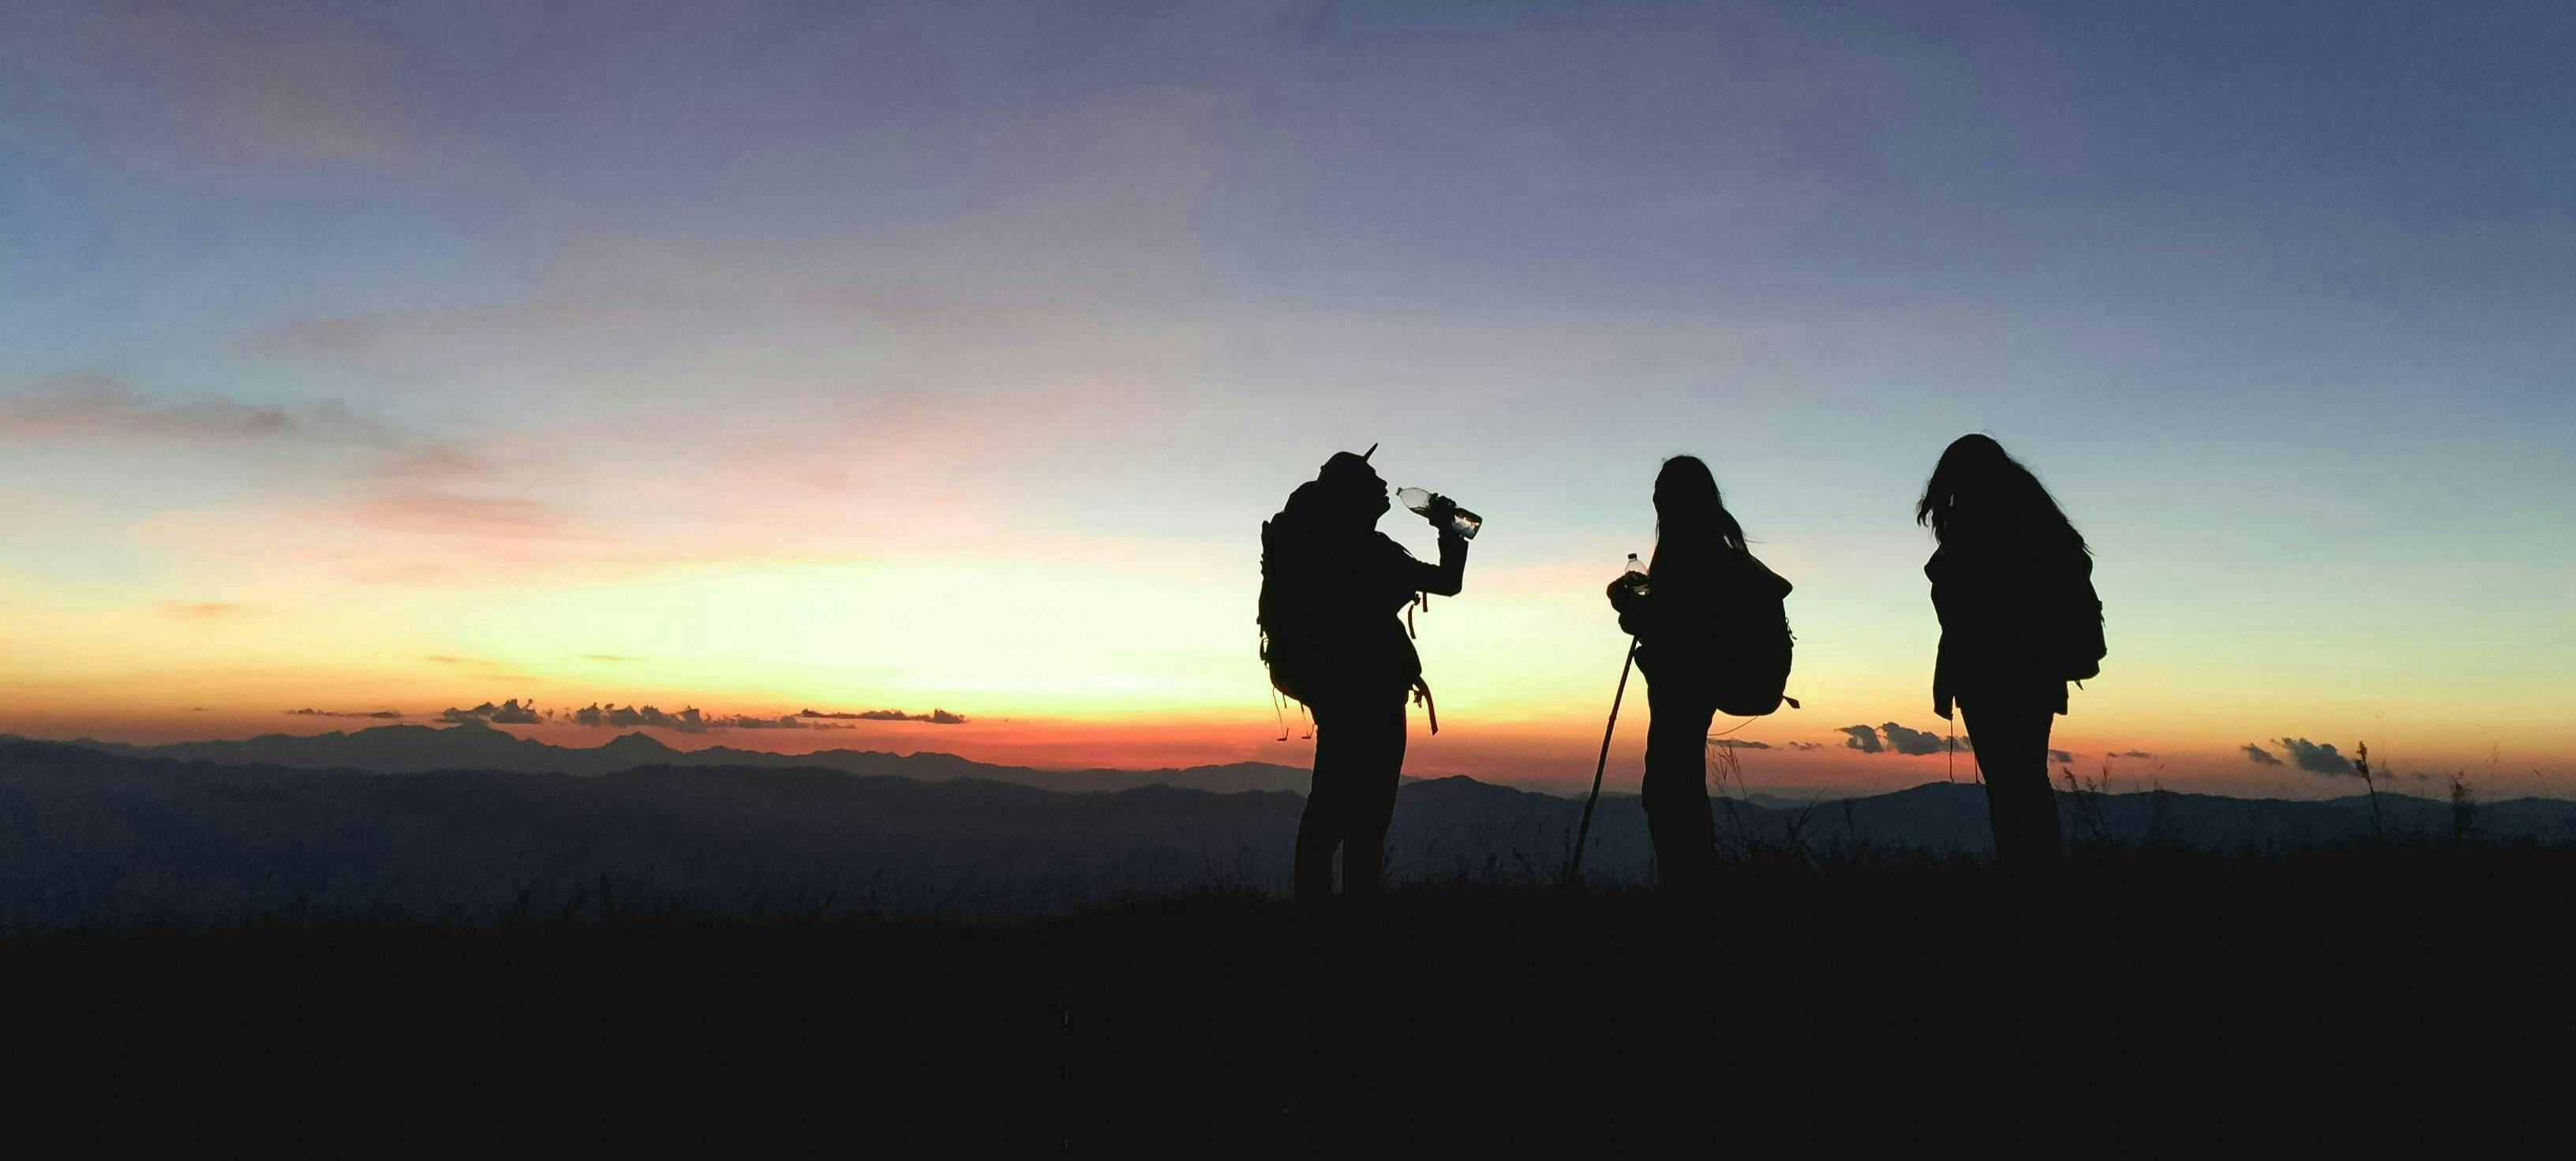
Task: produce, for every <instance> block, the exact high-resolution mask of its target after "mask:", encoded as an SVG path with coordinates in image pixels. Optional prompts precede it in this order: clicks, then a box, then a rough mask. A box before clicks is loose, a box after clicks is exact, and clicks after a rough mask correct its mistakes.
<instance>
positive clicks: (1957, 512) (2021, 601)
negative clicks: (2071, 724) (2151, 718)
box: [1914, 435, 2104, 869]
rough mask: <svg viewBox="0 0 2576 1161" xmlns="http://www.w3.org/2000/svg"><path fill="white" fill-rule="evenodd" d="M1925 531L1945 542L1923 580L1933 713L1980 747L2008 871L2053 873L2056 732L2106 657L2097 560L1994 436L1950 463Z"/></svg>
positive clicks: (1930, 490)
mask: <svg viewBox="0 0 2576 1161" xmlns="http://www.w3.org/2000/svg"><path fill="white" fill-rule="evenodd" d="M1914 518H1915V520H1916V522H1918V523H1921V524H1926V525H1929V526H1931V529H1932V535H1933V536H1934V537H1935V538H1937V539H1938V540H1939V541H1940V542H1941V547H1940V548H1938V549H1936V550H1935V551H1934V552H1933V553H1932V559H1931V560H1930V561H1929V562H1927V563H1925V564H1924V566H1923V573H1924V575H1926V576H1928V577H1930V578H1932V607H1933V609H1934V610H1935V611H1937V612H1938V613H1939V614H1940V616H1941V652H1940V656H1939V659H1938V660H1937V661H1935V662H1934V664H1933V669H1932V712H1934V713H1936V714H1939V715H1941V716H1942V717H1943V718H1945V719H1946V718H1948V717H1949V716H1950V709H1951V706H1952V704H1953V703H1954V702H1955V703H1956V704H1957V706H1958V708H1959V712H1960V715H1961V717H1962V719H1963V724H1964V725H1965V727H1966V728H1967V730H1968V733H1969V737H1970V739H1971V740H1972V741H1973V742H1974V743H1975V750H1976V755H1977V769H1978V771H1979V772H1981V773H1983V774H1984V775H1985V781H1986V811H1987V815H1988V817H1989V818H1990V819H1991V820H1992V821H1993V824H1994V831H1995V858H1996V861H1997V862H1998V863H1999V864H2000V865H2002V866H2003V867H2005V868H2007V869H2011V868H2023V869H2027V868H2030V867H2037V866H2046V865H2051V864H2054V863H2055V862H2056V861H2057V858H2058V855H2059V846H2058V830H2057V793H2056V791H2055V790H2053V789H2051V788H2050V786H2049V781H2048V732H2049V728H2050V727H2051V726H2052V725H2054V724H2055V720H2056V715H2058V714H2062V713H2065V712H2066V683H2067V682H2069V681H2081V680H2083V679H2085V678H2088V677H2092V676H2093V675H2095V674H2097V673H2099V672H2101V667H2102V655H2103V652H2104V650H2103V645H2102V602H2101V600H2100V599H2098V598H2097V597H2095V596H2094V593H2093V550H2092V548H2091V547H2090V546H2088V545H2086V544H2085V543H2084V535H2083V534H2082V533H2080V532H2077V531H2076V530H2075V525H2073V524H2072V523H2070V522H2068V520H2067V519H2066V513H2064V512H2062V511H2060V510H2059V509H2058V507H2057V501H2056V499H2055V498H2053V497H2051V496H2050V495H2049V494H2048V489H2046V488H2044V487H2041V486H2040V483H2039V478H2038V477H2036V476H2033V475H2031V474H2030V469H2028V468H2025V467H2023V466H2021V464H2020V463H2019V462H2018V461H2016V460H2014V459H2013V458H2012V457H2011V456H2009V455H2006V454H2004V449H2003V445H2002V444H1999V443H1996V442H1995V441H1994V440H1993V439H1991V438H1988V437H1986V436H1982V435H1965V436H1961V437H1959V439H1958V441H1957V442H1955V443H1952V444H1951V445H1950V447H1949V450H1947V451H1944V452H1942V453H1941V463H1940V465H1939V466H1938V467H1935V468H1934V469H1933V470H1932V478H1931V480H1930V481H1929V482H1927V483H1925V484H1924V485H1923V499H1922V500H1921V502H1919V503H1917V504H1916V505H1915V508H1914Z"/></svg>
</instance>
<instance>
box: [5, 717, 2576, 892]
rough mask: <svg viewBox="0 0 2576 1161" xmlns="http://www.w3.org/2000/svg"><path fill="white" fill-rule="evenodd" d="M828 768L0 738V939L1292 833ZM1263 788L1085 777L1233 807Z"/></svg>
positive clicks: (1562, 807) (1441, 835) (1810, 823)
mask: <svg viewBox="0 0 2576 1161" xmlns="http://www.w3.org/2000/svg"><path fill="white" fill-rule="evenodd" d="M395 728H396V729H401V728H403V727H395ZM411 728H413V729H418V727H411ZM454 732H455V731H442V730H423V731H421V733H423V734H449V733H454ZM482 733H491V734H497V733H498V731H484V732H481V733H466V734H463V735H461V738H460V739H459V740H461V741H463V742H464V743H465V744H467V745H474V746H489V747H492V749H493V750H494V751H496V752H506V753H507V754H509V755H512V756H515V757H521V758H527V759H529V760H532V761H533V760H547V761H560V760H563V759H564V756H566V755H578V756H581V757H582V758H583V759H584V760H587V761H592V762H598V761H603V760H605V759H604V758H603V756H602V754H601V751H603V750H608V751H610V753H613V754H625V755H648V754H654V753H660V754H662V755H664V756H668V755H670V754H671V753H672V752H671V751H669V750H668V749H667V747H663V746H661V745H660V744H659V743H655V742H653V741H652V740H651V739H649V738H639V739H634V740H621V744H620V746H619V748H617V749H614V750H611V748H610V747H600V748H597V749H592V750H566V749H563V748H560V747H545V746H535V744H533V743H525V742H521V741H520V740H518V739H507V741H506V743H504V744H498V745H496V744H495V741H494V739H492V738H489V737H484V736H482ZM367 735H373V736H372V737H367V739H366V741H365V742H363V743H361V746H362V747H378V748H379V749H380V750H381V749H382V748H384V747H385V744H386V742H387V741H388V740H400V739H406V738H413V739H416V738H418V737H420V735H419V734H393V735H391V739H388V738H387V737H386V736H385V732H384V731H378V730H365V731H360V732H359V734H358V735H350V737H359V736H367ZM503 737H504V738H506V735H504V736H503ZM342 740H343V742H345V741H346V739H345V738H344V739H342ZM257 741H260V740H254V743H255V742H257ZM254 743H215V744H214V745H218V746H222V745H232V746H243V745H251V744H254ZM532 746H534V748H533V749H532V748H530V747H532ZM128 749H131V748H128ZM181 749H186V748H185V747H182V748H181ZM339 752H348V751H347V750H345V749H343V750H341V751H339ZM701 753H703V752H701ZM734 753H737V754H739V753H741V752H740V751H735V752H734ZM836 753H837V754H839V755H841V757H842V760H853V759H857V758H868V759H876V760H881V761H885V762H890V763H892V764H894V765H895V767H896V768H901V769H906V770H913V771H920V772H921V773H922V775H923V776H921V777H902V776H891V775H884V774H853V773H851V772H849V771H846V770H841V769H834V768H828V767H821V766H801V767H784V768H782V767H779V766H774V765H757V766H755V765H730V766H716V765H691V766H681V765H674V764H672V763H669V762H659V763H653V764H649V765H645V766H641V767H637V768H634V769H629V770H623V771H617V772H612V773H603V774H596V775H589V776H583V777H573V776H568V775H565V774H547V773H526V772H510V771H490V770H448V771H443V772H432V773H409V774H379V773H368V772H362V771H358V770H353V769H348V768H342V769H337V770H311V769H292V768H288V767H284V766H281V765H277V764H274V763H263V764H230V765H226V764H217V763H213V762H208V761H203V760H192V761H179V760H175V759H172V758H166V757H146V756H136V755H133V754H120V753H114V752H111V751H110V750H109V749H107V748H104V747H98V746H94V745H74V744H62V743H49V742H31V741H25V740H22V739H8V740H5V741H0V923H16V924H60V923H100V922H127V923H131V922H151V921H155V920H161V919H184V920H191V921H227V920H237V919H239V918H241V917H243V916H245V915H247V914H252V913H256V912H259V911H263V910H266V911H289V910H294V909H298V908H309V909H322V910H343V911H360V912H395V913H404V914H417V915H433V916H434V915H459V916H478V915H479V916H488V915H491V914H494V913H496V912H498V911H504V910H508V909H511V908H514V907H517V906H520V905H521V900H522V899H524V900H525V901H526V906H529V907H533V908H536V909H539V910H546V909H552V908H558V907H561V906H564V905H565V904H566V903H567V902H569V901H572V900H575V899H585V900H587V901H588V905H590V906H594V907H595V906H597V905H598V904H599V900H600V891H599V886H600V882H601V880H602V878H603V877H605V879H606V880H607V882H608V884H609V895H610V896H611V897H612V898H615V899H622V900H624V901H625V903H626V905H630V906H632V905H637V904H643V903H650V902H654V901H668V900H673V899H685V900H689V901H692V902H693V903H694V904H696V905H698V906H706V907H720V908H759V907H773V908H775V907H791V906H810V905H813V904H816V903H821V902H824V901H830V902H831V903H832V905H834V906H843V907H875V908H881V909H884V910H887V911H889V912H896V913H906V914H918V913H937V914H972V913H1002V912H1008V913H1018V912H1030V911H1052V910H1060V909H1064V908H1071V907H1079V906H1087V905H1096V904H1100V903H1104V902H1114V901H1117V900H1120V899H1124V898H1132V897H1137V896H1140V895H1168V894H1173V893H1177V892H1181V891H1204V890H1211V889H1215V890H1223V889H1242V890H1252V891H1261V892H1274V893H1275V892H1281V891H1284V890H1285V889H1286V887H1287V877H1288V871H1289V862H1290V860H1289V851H1290V846H1291V843H1292V841H1293V837H1294V835H1295V831H1296V825H1297V817H1298V814H1299V812H1300V811H1301V810H1302V809H1303V807H1304V800H1303V798H1302V797H1301V796H1299V795H1297V794H1294V793H1286V792H1281V791H1277V790H1251V791H1238V792H1211V791H1209V790H1205V789H1199V788H1188V787H1174V786H1169V785H1161V784H1148V785H1144V786H1131V787H1128V788H1125V789H1117V790H1106V791H1090V792H1062V791H1049V790H1044V789H1039V788H1037V787H1033V786H1029V785H1025V784H1020V783H1016V782H1005V781H1002V780H999V779H994V778H987V777H983V776H982V774H983V773H984V772H986V771H994V770H1000V771H1005V772H1010V773H1014V774H1015V775H1017V776H1019V777H1024V778H1025V777H1045V778H1058V777H1061V776H1059V775H1055V774H1051V773H1048V772H1044V771H1025V770H1016V769H1015V768H1011V767H990V766H983V765H981V764H978V763H973V762H968V761H966V760H965V759H962V758H956V757H953V756H949V755H916V756H914V757H911V758H896V757H894V756H893V755H859V754H854V753H853V752H850V751H839V752H836ZM760 757H761V758H763V759H766V760H769V761H772V762H776V761H783V759H780V758H779V756H777V755H760ZM1282 769H1284V768H1279V767H1272V768H1268V770H1267V771H1265V770H1252V771H1241V770H1238V769H1237V768H1231V767H1213V768H1206V769H1205V770H1202V771H1198V772H1191V771H1179V772H1152V773H1151V774H1150V775H1149V774H1128V773H1124V772H1104V773H1119V774H1121V775H1122V776H1124V777H1130V778H1146V777H1161V776H1166V775H1175V774H1177V775H1193V776H1196V777H1200V778H1203V779H1206V780H1217V779H1224V778H1229V777H1234V778H1241V779H1243V780H1247V781H1248V780H1253V779H1255V778H1259V777H1275V776H1276V775H1275V774H1272V773H1270V772H1269V771H1277V770H1282ZM1104 780H1105V779H1104ZM2063 806H2064V810H2065V814H2066V817H2067V820H2068V828H2069V832H2070V834H2072V835H2074V836H2075V837H2076V838H2077V839H2079V840H2081V839H2085V838H2090V837H2093V836H2094V835H2095V834H2097V833H2098V834H2100V835H2101V836H2102V837H2106V838H2113V839H2120V840H2127V841H2138V840H2154V839H2165V840H2170V841H2173V842H2176V843H2179V844H2183V845H2189V846H2198V847H2241V846H2265V845H2273V844H2299V843H2308V842H2321V841H2334V840H2343V839H2351V838H2357V837H2361V836H2364V835H2368V834H2370V833H2372V831H2373V823H2372V814H2371V808H2370V805H2369V802H2368V800H2367V799H2365V798H2360V797H2354V798H2346V799H2337V800H2333V801H2326V802H2285V801H2278V800H2268V799H2238V798H2224V797H2219V796H2214V795H2195V794H2174V793H2169V792H2155V793H2145V794H2116V795H2101V796H2096V795H2090V794H2084V795H2066V796H2064V800H2063ZM1581 809H1582V803H1581V802H1580V800H1577V799H1573V798H1567V797H1559V796H1556V795H1550V794H1539V793H1534V792H1530V791H1524V790H1515V789H1511V788H1508V787H1503V786H1495V785H1491V784H1488V783H1483V782H1478V781H1476V780H1474V779H1471V778H1440V779H1431V780H1424V781H1419V782H1414V783H1411V784H1408V785H1407V786H1405V787H1404V789H1403V791H1402V792H1401V793H1400V794H1399V795H1398V797H1397V803H1396V814H1395V823H1394V827H1393V829H1392V831H1391V832H1390V837H1389V847H1390V855H1389V859H1388V872H1389V878H1390V879H1391V880H1392V881H1393V882H1395V883H1397V884H1404V883H1421V882H1427V881H1439V880H1453V879H1465V880H1479V881H1496V880H1501V881H1528V880H1533V879H1544V878H1546V877H1548V876H1550V875H1552V874H1553V873H1554V870H1555V868H1557V867H1559V866H1561V865H1562V860H1563V859H1564V857H1565V851H1566V844H1567V843H1568V842H1569V841H1570V838H1571V834H1572V830H1573V827H1574V825H1575V820H1576V818H1577V816H1578V815H1579V814H1580V812H1581ZM2449 809H2450V807H2449V804H2448V803H2447V802H2437V801H2433V800H2429V799H2420V798H2407V797H2403V796H2397V795H2382V796H2381V799H2380V810H2381V814H2382V816H2383V819H2384V823H2383V825H2385V826H2386V827H2387V828H2388V829H2389V830H2391V831H2392V832H2403V833H2413V834H2443V833H2446V832H2447V828H2448V826H2449V819H2450V816H2449ZM1715 813H1716V824H1717V833H1718V841H1719V844H1720V847H1721V849H1722V850H1723V849H1733V850H1738V851H1742V850H1746V849H1772V850H1787V849H1791V847H1792V846H1798V847H1803V848H1804V849H1807V850H1809V851H1818V852H1825V851H1837V850H1848V849H1850V848H1853V847H1855V846H1860V845H1864V844H1866V845H1869V846H1876V847H1906V848H1930V849H1934V850H1943V849H1948V850H1961V851H1980V850H1983V849H1984V848H1985V846H1986V843H1987V838H1986V834H1987V832H1986V824H1985V802H1984V791H1983V790H1982V789H1981V788H1979V787H1977V786H1975V785H1973V784H1967V783H1961V784H1951V783H1937V782H1936V783H1930V784H1927V785H1923V786H1918V787H1915V788H1913V789H1911V790H1904V791H1899V792H1896V793H1893V794H1883V795H1876V796H1872V797H1868V798H1853V799H1843V800H1838V801H1833V802H1826V803H1821V804H1818V805H1815V806H1812V807H1799V808H1794V809H1784V808H1775V807H1768V806H1762V805H1757V804H1754V803H1749V802H1742V801H1737V800H1731V799H1720V800H1719V801H1718V803H1717V804H1716V807H1715ZM2477 827H2478V832H2479V833H2480V834H2482V835H2485V836H2489V837H2494V838H2538V839H2544V840H2551V841H2561V842H2576V803H2570V802H2565V801H2559V800H2555V799H2516V800H2509V801H2504V802H2498V803H2492V804H2485V805H2481V806H2480V807H2479V808H2478V812H2477ZM1649 857H1650V855H1649V847H1648V843H1647V837H1646V826H1645V819H1644V814H1643V811H1642V810H1640V809H1639V805H1638V801H1637V799H1636V798H1635V797H1634V796H1633V795H1615V794H1614V795H1608V796H1605V797H1604V798H1603V800H1602V803H1601V807H1600V812H1599V814H1598V815H1597V816H1596V817H1595V818H1594V820H1593V834H1592V843H1591V846H1590V847H1589V848H1588V849H1587V850H1586V852H1585V866H1586V873H1587V875H1588V876H1592V877H1596V878H1598V879H1600V880H1603V881H1609V882H1633V881H1638V880H1641V879H1642V878H1643V877H1644V876H1645V875H1646V874H1647V872H1648V870H1649V863H1648V860H1649Z"/></svg>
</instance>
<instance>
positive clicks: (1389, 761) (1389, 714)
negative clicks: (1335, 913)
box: [1342, 693, 1405, 898]
mask: <svg viewBox="0 0 2576 1161" xmlns="http://www.w3.org/2000/svg"><path fill="white" fill-rule="evenodd" d="M1352 709H1353V711H1354V716H1355V717H1356V718H1357V722H1356V723H1355V725H1354V727H1353V728H1354V729H1355V730H1356V731H1357V732H1358V733H1359V735H1360V737H1361V738H1363V739H1365V746H1366V748H1365V749H1363V750H1361V751H1359V752H1358V753H1357V754H1355V755H1353V758H1352V761H1353V768H1352V770H1351V795H1350V798H1349V799H1348V803H1349V811H1350V812H1349V816H1348V817H1349V820H1350V822H1349V830H1348V831H1347V832H1346V833H1345V834H1344V838H1343V842H1342V894H1343V895H1344V896H1358V897H1370V898H1374V897H1375V896H1376V895H1377V893H1378V889H1379V888H1380V887H1382V886H1384V884H1385V878H1386V830H1387V826H1388V825H1389V824H1390V823H1392V822H1393V821H1394V819H1395V791H1396V785H1397V783H1399V782H1400V781H1402V779H1403V777H1404V742H1405V737H1404V729H1405V721H1404V695H1403V694H1401V693H1398V694H1396V695H1395V696H1393V697H1391V698H1384V699H1379V700H1373V701H1369V702H1366V703H1363V704H1361V705H1357V706H1354V707H1352Z"/></svg>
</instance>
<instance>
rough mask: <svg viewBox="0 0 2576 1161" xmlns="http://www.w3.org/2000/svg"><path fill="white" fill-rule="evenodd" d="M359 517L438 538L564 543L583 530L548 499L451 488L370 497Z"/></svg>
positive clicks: (398, 491)
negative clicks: (538, 539)
mask: <svg viewBox="0 0 2576 1161" xmlns="http://www.w3.org/2000/svg"><path fill="white" fill-rule="evenodd" d="M357 512H358V516H359V518H360V519H361V520H363V521H365V522H366V523H368V524H370V525H372V526H375V527H377V528H382V529H386V530H388V531H395V532H412V533H421V534H426V535H432V536H469V537H478V538H491V537H541V538H545V539H563V538H569V537H572V536H574V535H576V534H577V531H578V529H577V527H576V525H575V523H574V521H573V520H572V519H571V517H569V516H567V515H565V514H564V513H562V512H561V511H558V510H557V509H555V508H554V507H553V506H552V505H549V504H547V503H545V502H544V501H542V500H530V499H527V498H525V497H519V496H473V495H467V494H465V493H463V492H458V491H454V490H451V489H446V488H414V487H401V488H388V489H385V490H383V491H381V492H378V493H377V494H375V495H374V496H371V497H369V498H367V500H366V501H364V502H363V503H361V504H360V505H359V506H358V509H357Z"/></svg>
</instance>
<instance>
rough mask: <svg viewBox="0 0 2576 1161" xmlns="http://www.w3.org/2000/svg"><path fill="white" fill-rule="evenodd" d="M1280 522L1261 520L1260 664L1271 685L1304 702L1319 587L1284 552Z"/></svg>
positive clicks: (1293, 556) (1291, 554) (1302, 566)
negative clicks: (1312, 626)
mask: <svg viewBox="0 0 2576 1161" xmlns="http://www.w3.org/2000/svg"><path fill="white" fill-rule="evenodd" d="M1278 523H1279V522H1278V521H1277V520H1264V521H1262V522H1261V607H1260V610H1259V612H1258V613H1257V614H1256V615H1255V617H1254V620H1255V622H1256V623H1257V624H1258V625H1259V626H1260V630H1261V663H1262V664H1263V665H1265V666H1268V667H1269V669H1270V687H1271V688H1273V689H1276V690H1278V691H1279V692H1281V693H1284V694H1287V695H1288V696H1289V697H1292V698H1295V699H1297V700H1298V701H1300V702H1303V701H1305V700H1306V694H1307V691H1308V690H1309V689H1310V688H1311V686H1310V685H1309V681H1310V679H1311V677H1312V672H1311V664H1312V654H1313V650H1312V649H1311V647H1310V646H1311V644H1312V636H1313V635H1312V633H1311V632H1310V630H1309V627H1310V626H1311V625H1312V624H1313V623H1314V616H1315V608H1314V606H1315V598H1316V593H1315V585H1314V583H1313V579H1314V578H1313V577H1312V576H1311V575H1310V573H1311V570H1310V569H1309V568H1308V567H1306V566H1305V563H1304V562H1302V561H1300V560H1298V559H1296V555H1297V554H1296V553H1294V552H1291V551H1286V550H1285V546H1283V545H1282V544H1281V543H1280V542H1281V541H1282V540H1284V539H1287V537H1284V536H1282V535H1281V534H1280V533H1279V531H1278V527H1277V526H1278Z"/></svg>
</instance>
